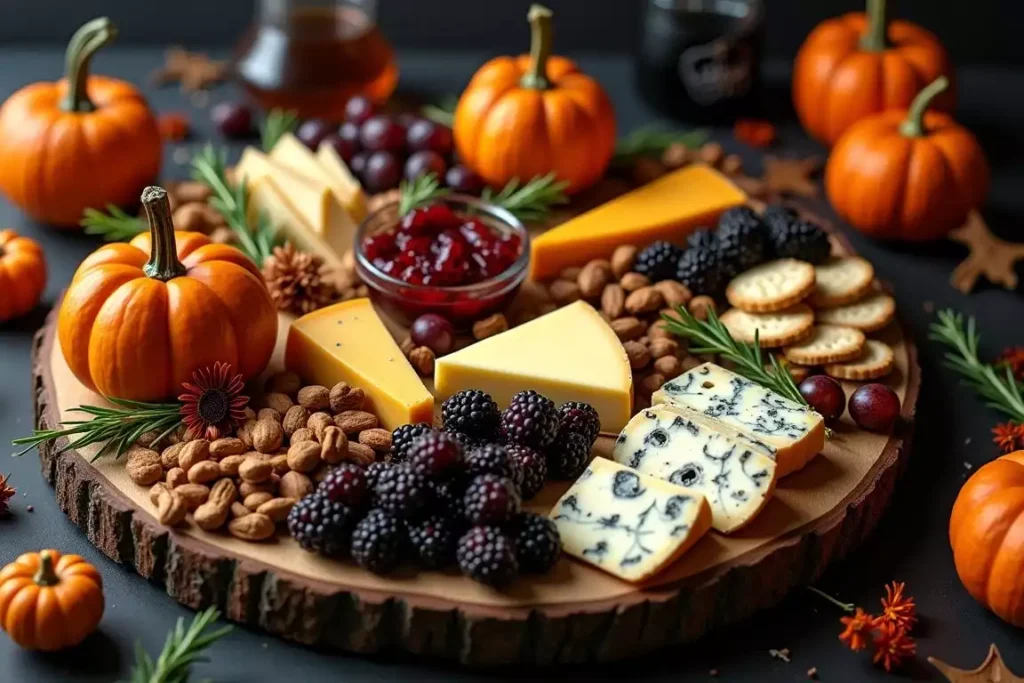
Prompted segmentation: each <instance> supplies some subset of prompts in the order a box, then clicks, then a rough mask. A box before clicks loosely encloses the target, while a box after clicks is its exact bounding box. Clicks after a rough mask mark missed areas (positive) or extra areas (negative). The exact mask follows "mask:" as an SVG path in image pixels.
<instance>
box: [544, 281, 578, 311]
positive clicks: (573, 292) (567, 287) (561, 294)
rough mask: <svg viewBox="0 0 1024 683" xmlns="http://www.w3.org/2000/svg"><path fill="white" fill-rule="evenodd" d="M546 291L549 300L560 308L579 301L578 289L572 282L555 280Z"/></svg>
mask: <svg viewBox="0 0 1024 683" xmlns="http://www.w3.org/2000/svg"><path fill="white" fill-rule="evenodd" d="M548 291H549V292H550V293H551V298H552V299H553V300H554V301H555V303H556V304H558V305H560V306H565V305H566V304H571V303H572V302H574V301H579V298H580V288H579V286H577V285H576V282H574V281H573V280H562V279H558V280H555V281H554V282H552V283H551V285H550V286H549V287H548Z"/></svg>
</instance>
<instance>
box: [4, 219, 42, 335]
mask: <svg viewBox="0 0 1024 683" xmlns="http://www.w3.org/2000/svg"><path fill="white" fill-rule="evenodd" d="M45 287H46V257H45V256H44V255H43V249H42V247H40V246H39V243H38V242H36V241H35V240H30V239H29V238H27V237H21V236H20V235H18V233H16V232H14V231H13V230H0V292H3V293H4V295H3V296H0V323H2V322H6V321H8V320H10V319H12V318H18V317H20V316H23V315H25V314H26V313H28V312H29V311H31V310H32V309H33V308H35V307H36V304H38V303H39V297H41V296H42V295H43V289H44V288H45Z"/></svg>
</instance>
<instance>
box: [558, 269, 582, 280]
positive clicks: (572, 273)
mask: <svg viewBox="0 0 1024 683" xmlns="http://www.w3.org/2000/svg"><path fill="white" fill-rule="evenodd" d="M582 270H583V269H582V268H580V267H579V266H569V267H567V268H562V272H561V273H559V274H558V277H560V278H561V279H563V280H573V281H575V280H576V278H578V277H579V276H580V271H582Z"/></svg>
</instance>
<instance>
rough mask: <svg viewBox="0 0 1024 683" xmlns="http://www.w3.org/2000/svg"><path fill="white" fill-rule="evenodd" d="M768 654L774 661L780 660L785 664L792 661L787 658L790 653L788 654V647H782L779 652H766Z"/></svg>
mask: <svg viewBox="0 0 1024 683" xmlns="http://www.w3.org/2000/svg"><path fill="white" fill-rule="evenodd" d="M768 654H770V655H771V656H772V657H774V658H775V659H781V660H782V661H784V662H787V663H788V662H790V661H792V660H791V659H790V658H789V654H790V653H789V648H788V647H784V648H782V649H781V650H768Z"/></svg>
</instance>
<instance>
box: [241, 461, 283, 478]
mask: <svg viewBox="0 0 1024 683" xmlns="http://www.w3.org/2000/svg"><path fill="white" fill-rule="evenodd" d="M273 473H274V466H273V465H271V464H270V461H269V460H261V459H257V458H246V459H245V462H243V463H242V464H241V465H240V466H239V467H238V476H239V478H240V479H241V480H242V481H247V482H249V483H250V484H261V483H263V482H265V481H266V480H268V479H270V476H271V475H272V474H273Z"/></svg>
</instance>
